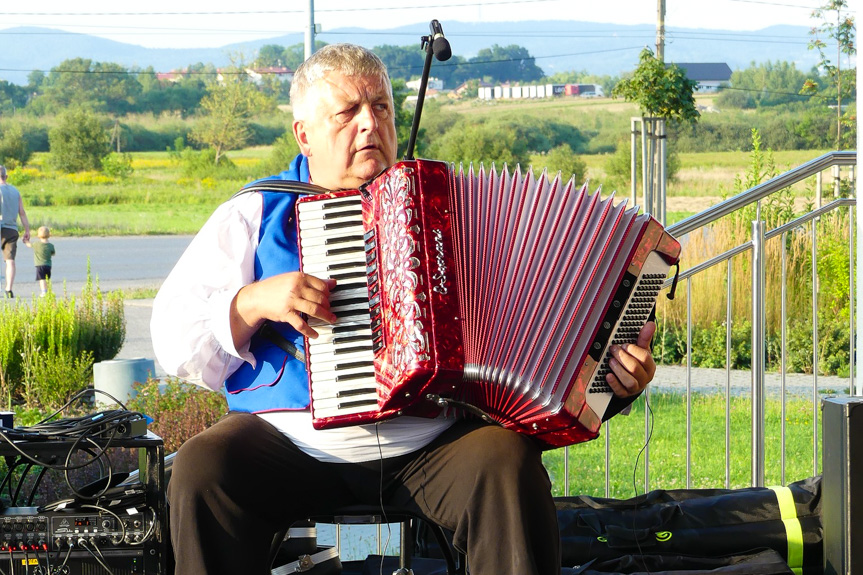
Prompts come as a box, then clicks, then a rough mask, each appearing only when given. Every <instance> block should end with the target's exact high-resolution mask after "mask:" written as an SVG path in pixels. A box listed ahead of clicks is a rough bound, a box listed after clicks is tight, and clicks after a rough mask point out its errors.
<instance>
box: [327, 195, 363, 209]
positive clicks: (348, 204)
mask: <svg viewBox="0 0 863 575" xmlns="http://www.w3.org/2000/svg"><path fill="white" fill-rule="evenodd" d="M358 203H359V202H358V201H357V199H356V198H347V199H344V200H339V201H332V202H324V203H323V204H321V207H322V208H323V209H324V211H326V210H337V209H339V208H353V207H356V205H357V204H358Z"/></svg>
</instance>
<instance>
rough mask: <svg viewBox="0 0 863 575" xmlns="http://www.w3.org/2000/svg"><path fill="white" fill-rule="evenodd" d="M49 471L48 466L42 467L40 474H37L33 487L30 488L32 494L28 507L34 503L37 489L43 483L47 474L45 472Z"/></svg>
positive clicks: (28, 498)
mask: <svg viewBox="0 0 863 575" xmlns="http://www.w3.org/2000/svg"><path fill="white" fill-rule="evenodd" d="M47 471H48V468H47V467H44V466H43V467H41V468H40V471H39V475H37V476H36V481H34V482H33V488H32V489H31V490H30V495H29V496H28V497H27V507H30V506H31V505H33V499H34V498H35V497H36V490H37V489H38V488H39V485H40V484H41V483H42V478H43V477H44V476H45V473H46V472H47Z"/></svg>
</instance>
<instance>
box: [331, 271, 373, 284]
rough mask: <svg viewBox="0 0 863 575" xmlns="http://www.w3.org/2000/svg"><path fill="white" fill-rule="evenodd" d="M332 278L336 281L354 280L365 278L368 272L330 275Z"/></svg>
mask: <svg viewBox="0 0 863 575" xmlns="http://www.w3.org/2000/svg"><path fill="white" fill-rule="evenodd" d="M330 277H331V278H332V279H334V280H336V281H339V280H346V279H353V278H365V277H366V272H364V271H362V270H360V271H356V272H346V273H342V274H330Z"/></svg>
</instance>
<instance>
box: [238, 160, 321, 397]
mask: <svg viewBox="0 0 863 575" xmlns="http://www.w3.org/2000/svg"><path fill="white" fill-rule="evenodd" d="M268 179H278V180H293V181H299V182H308V181H309V163H308V159H307V158H306V157H305V156H303V155H299V156H297V157H296V158H295V159H294V160H293V162H291V166H290V168H289V169H287V170H285V171H284V172H282V173H280V174H278V175H277V176H273V177H271V178H265V179H264V180H268ZM264 180H257V181H256V182H253V183H260V182H262V181H264ZM260 193H261V197H262V199H263V213H262V215H261V230H260V233H259V236H258V249H257V251H256V252H255V281H258V280H262V279H266V278H268V277H271V276H274V275H278V274H281V273H285V272H291V271H297V270H299V268H300V265H299V255H298V253H297V228H296V219H295V216H294V205H295V204H296V201H297V197H298V196H297V194H292V193H289V192H288V193H286V192H276V191H273V192H267V191H263V192H260ZM270 325H271V326H272V327H273V328H274V329H276V330H277V331H278V332H279V333H280V334H281V335H282V336H283V337H284V338H285V339H286V340H288V341H289V342H291V343H293V344H294V345H295V346H296V347H297V349H299V350H301V351H302V350H303V348H304V342H303V336H302V335H301V334H300V333H299V332H298V331H297V330H295V329H294V328H293V327H291V326H290V325H289V324H286V323H276V322H271V323H270ZM249 351H250V352H251V353H252V355H254V356H255V361H256V366H255V368H252V366H251V365H250V364H249V363H243V365H242V366H241V367H240V368H239V369H238V370H237V371H235V372H234V373H233V374H231V375H230V376H229V377H228V379H227V380H225V395H226V396H227V399H228V407H229V408H230V409H231V410H234V411H246V412H252V413H257V412H262V411H283V410H302V409H306V408H308V406H309V403H310V398H309V384H308V376H307V375H306V367H305V365H304V363H303V362H302V361H299V360H298V359H296V358H294V357H293V356H291V355H288V354H287V353H286V352H285V351H283V350H282V349H281V348H279V347H278V346H276V345H275V344H273V343H272V342H270V341H269V340H268V339H266V338H263V337H261V336H260V335H259V334H256V335H255V336H253V337H252V340H251V343H250V345H249Z"/></svg>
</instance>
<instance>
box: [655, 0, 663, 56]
mask: <svg viewBox="0 0 863 575" xmlns="http://www.w3.org/2000/svg"><path fill="white" fill-rule="evenodd" d="M656 58H657V59H658V60H659V61H660V62H665V0H656Z"/></svg>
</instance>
